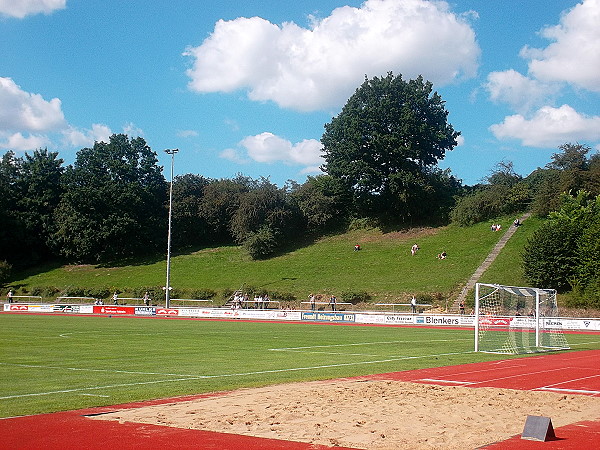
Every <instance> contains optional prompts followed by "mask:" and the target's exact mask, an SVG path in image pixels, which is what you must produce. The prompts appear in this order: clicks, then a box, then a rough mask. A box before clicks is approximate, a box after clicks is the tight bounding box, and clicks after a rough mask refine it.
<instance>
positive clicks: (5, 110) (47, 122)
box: [0, 77, 66, 132]
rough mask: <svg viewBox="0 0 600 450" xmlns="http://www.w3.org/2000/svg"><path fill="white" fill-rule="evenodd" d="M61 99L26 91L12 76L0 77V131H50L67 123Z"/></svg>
mask: <svg viewBox="0 0 600 450" xmlns="http://www.w3.org/2000/svg"><path fill="white" fill-rule="evenodd" d="M65 123H66V122H65V117H64V115H63V112H62V109H61V101H60V100H59V99H57V98H53V99H52V100H50V101H47V100H44V98H43V97H42V96H41V95H39V94H31V93H29V92H25V91H23V90H22V89H21V87H20V86H18V85H17V84H16V83H15V82H14V81H13V80H12V79H11V78H3V77H0V131H30V132H39V131H48V130H52V129H56V128H59V127H62V126H64V125H65Z"/></svg>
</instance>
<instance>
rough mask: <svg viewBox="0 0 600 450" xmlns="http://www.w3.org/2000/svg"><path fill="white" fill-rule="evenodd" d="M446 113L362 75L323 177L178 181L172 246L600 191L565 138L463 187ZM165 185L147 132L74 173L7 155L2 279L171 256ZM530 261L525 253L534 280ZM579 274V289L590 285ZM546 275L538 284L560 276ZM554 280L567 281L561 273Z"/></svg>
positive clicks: (472, 215)
mask: <svg viewBox="0 0 600 450" xmlns="http://www.w3.org/2000/svg"><path fill="white" fill-rule="evenodd" d="M447 117H448V112H447V111H446V109H445V104H444V101H443V100H442V99H441V97H440V96H439V95H438V94H437V93H435V92H433V87H432V84H431V83H429V82H427V81H424V80H423V78H422V77H418V78H417V79H415V80H410V81H405V80H403V79H402V77H401V76H394V75H393V74H392V73H388V74H387V76H385V77H380V78H379V77H375V78H372V79H366V78H365V81H364V83H363V84H362V85H361V86H360V87H359V88H358V89H357V90H356V92H355V93H354V95H352V96H351V97H350V99H349V100H348V102H347V103H346V105H345V106H344V108H343V109H342V111H341V112H340V114H339V115H338V116H336V117H334V118H333V119H332V121H331V122H330V123H328V124H326V125H325V132H324V134H323V136H322V139H321V141H322V144H323V156H324V159H325V164H324V165H323V167H322V169H323V170H324V172H325V173H326V174H325V175H321V176H316V177H308V179H307V181H306V182H305V183H303V184H298V183H296V182H293V181H289V182H288V183H287V184H286V185H285V186H283V187H278V186H276V185H275V184H273V183H271V182H270V181H269V179H268V178H260V179H257V180H254V179H251V178H249V177H245V176H243V175H238V176H236V177H235V178H233V179H218V180H216V179H209V178H205V177H203V176H201V175H193V174H187V175H183V176H179V177H176V178H175V180H174V183H173V246H174V249H176V250H177V249H184V248H185V247H191V246H201V245H206V246H212V245H222V244H238V245H243V246H244V247H245V248H246V249H247V250H248V252H249V254H250V255H251V256H252V257H254V258H262V257H268V256H270V255H273V254H274V253H276V252H278V251H282V250H283V249H285V247H286V246H290V245H297V244H298V243H299V242H300V241H299V240H300V239H301V238H302V237H305V236H311V235H316V234H319V233H323V232H326V231H331V230H333V229H335V228H337V227H344V226H346V225H347V224H348V223H349V222H350V221H352V220H353V219H356V218H359V219H368V220H369V221H372V222H376V223H377V224H378V225H380V226H382V227H384V228H391V227H407V226H413V225H424V224H426V225H439V224H446V223H448V222H449V220H452V221H454V222H456V223H458V224H460V225H470V224H474V223H477V222H481V221H486V220H493V219H495V218H497V217H500V216H504V215H507V214H514V213H516V212H520V211H524V210H526V209H532V210H533V211H534V212H535V213H536V214H539V215H540V216H547V215H548V214H549V213H550V212H552V211H555V210H558V209H559V208H560V207H561V203H560V201H561V200H560V198H561V193H563V192H577V191H578V190H584V191H586V192H587V193H589V194H590V195H592V197H593V196H596V195H598V194H599V193H600V192H599V191H600V157H599V156H598V155H597V154H596V155H594V156H592V157H590V158H588V156H587V154H588V153H589V152H590V150H591V149H590V148H589V147H587V146H585V145H580V144H565V145H563V146H561V147H560V150H561V151H560V152H558V153H556V154H555V155H553V157H552V162H551V163H549V164H548V165H547V166H546V167H545V168H540V169H538V170H536V171H534V172H533V173H532V174H530V175H529V176H527V177H526V178H523V177H521V176H520V175H518V174H516V173H515V171H514V167H513V164H512V163H511V162H506V161H503V162H501V163H499V164H498V165H497V166H496V167H495V168H494V170H493V171H492V172H491V174H490V176H489V177H488V178H487V179H486V180H485V182H484V183H482V184H479V185H476V186H473V187H468V186H467V187H465V186H462V184H461V182H460V181H459V180H457V179H456V178H455V177H454V176H452V174H451V173H450V171H449V170H446V171H442V170H441V169H439V167H438V165H437V164H438V162H439V161H440V160H442V159H443V158H444V157H445V154H446V152H448V151H451V150H452V149H453V148H454V146H455V145H456V144H457V141H456V139H457V138H458V136H459V133H458V132H457V131H455V130H454V129H453V127H452V125H451V124H449V123H448V121H447ZM168 187H169V186H168V183H167V181H166V180H165V178H164V176H163V174H162V167H160V166H158V160H157V156H156V153H155V152H154V151H152V150H151V149H150V148H149V147H148V145H147V144H146V142H145V141H144V139H142V138H139V137H138V138H135V139H130V138H129V137H128V136H126V135H113V136H111V138H110V140H109V142H108V143H105V142H97V143H95V144H94V146H93V147H91V148H84V149H82V150H80V151H79V152H78V153H77V157H76V160H75V163H74V164H73V165H69V166H67V167H64V166H63V160H62V159H60V158H59V157H58V153H55V152H48V151H47V150H37V151H35V152H33V154H31V155H30V154H26V155H25V156H24V157H22V158H19V157H16V155H15V153H14V152H11V151H9V152H7V153H6V154H5V155H4V156H3V157H2V161H1V163H0V255H2V256H1V257H0V261H1V260H5V262H4V263H2V262H0V277H2V276H6V275H3V274H6V272H7V270H8V269H9V268H10V266H11V265H15V266H18V267H27V266H33V265H35V264H38V263H39V262H43V261H48V260H52V259H56V258H57V257H60V258H62V259H63V260H66V261H68V262H89V263H98V262H114V261H119V260H123V259H126V258H139V257H141V256H144V255H149V256H155V255H161V257H162V254H163V251H164V246H165V240H166V239H165V236H166V233H167V223H166V222H167V213H168V210H167V208H168V204H167V199H168ZM582 217H583V216H582ZM578 220H588V216H585V218H583V219H578ZM549 223H552V224H555V222H553V221H550V222H549ZM581 230H582V229H580V231H581ZM594 236H596V235H593V234H592V237H594ZM578 245H579V244H578ZM531 248H532V249H535V245H532V247H531ZM531 253H532V254H533V253H535V250H531ZM598 256H600V255H598ZM542 257H543V255H542ZM531 261H533V259H526V260H525V265H526V267H525V270H526V273H527V274H530V273H533V272H531V271H530V270H529V269H528V267H527V265H528V264H532V262H531ZM575 273H576V274H578V273H583V272H582V271H581V270H579V269H578V270H576V271H575ZM569 276H570V277H571V278H568V277H567V278H568V280H569V283H570V285H571V286H581V289H584V290H585V289H588V287H587V286H590V282H589V280H587V279H586V280H585V283H584V282H583V281H581V282H580V281H578V280H579V279H577V278H573V276H572V274H571V273H570V275H569ZM536 277H537V275H535V276H533V275H531V277H530V279H531V281H532V283H536V284H537V283H542V282H544V283H550V282H549V281H548V280H546V279H542V278H539V277H538V278H536ZM591 284H592V285H593V283H591ZM550 285H551V286H554V285H556V286H557V287H561V288H563V287H564V286H565V280H561V281H560V282H558V281H555V282H554V283H553V284H550Z"/></svg>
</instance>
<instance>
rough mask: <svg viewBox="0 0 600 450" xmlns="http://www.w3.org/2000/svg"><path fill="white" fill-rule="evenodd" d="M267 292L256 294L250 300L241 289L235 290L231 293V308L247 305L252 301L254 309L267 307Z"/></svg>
mask: <svg viewBox="0 0 600 450" xmlns="http://www.w3.org/2000/svg"><path fill="white" fill-rule="evenodd" d="M270 301H271V299H270V298H269V294H264V295H263V294H258V295H255V296H254V299H253V300H250V297H249V296H248V294H244V293H242V292H241V291H237V292H235V293H234V294H233V302H232V303H231V309H240V308H242V307H243V306H244V305H246V306H248V305H249V304H250V303H254V307H255V308H256V309H265V308H268V307H269V302H270Z"/></svg>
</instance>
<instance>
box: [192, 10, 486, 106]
mask: <svg viewBox="0 0 600 450" xmlns="http://www.w3.org/2000/svg"><path fill="white" fill-rule="evenodd" d="M479 54H480V49H479V46H478V45H477V43H476V40H475V33H474V31H473V29H472V28H471V27H470V25H469V24H468V23H467V22H466V20H465V19H464V17H463V16H459V15H457V14H454V13H452V12H451V11H450V9H449V6H448V4H447V3H445V2H428V1H424V0H367V1H366V2H365V3H363V5H362V6H361V7H360V8H353V7H349V6H344V7H341V8H337V9H335V10H334V11H333V12H332V13H331V14H330V15H329V16H328V17H326V18H324V19H320V20H318V19H315V18H313V20H312V23H311V25H310V26H309V27H307V28H303V27H300V26H298V25H296V24H294V23H290V22H288V23H283V24H282V25H276V24H273V23H271V22H269V21H267V20H264V19H262V18H259V17H252V18H243V17H240V18H237V19H235V20H231V21H224V20H220V21H219V22H217V24H216V25H215V28H214V31H213V32H212V33H211V35H210V36H209V37H208V38H207V39H206V40H205V41H204V42H203V43H202V44H201V45H200V46H198V47H191V48H189V49H188V50H187V52H186V55H188V56H190V57H191V58H192V61H193V65H192V67H191V68H190V69H189V70H188V71H187V74H188V76H189V77H190V79H191V80H190V82H189V88H190V89H192V90H193V91H197V92H231V91H234V90H237V89H240V88H246V89H248V95H249V97H250V98H251V99H252V100H257V101H273V102H275V103H277V104H278V105H279V106H281V107H284V108H291V109H296V110H304V111H310V110H316V109H323V108H328V107H338V106H341V105H342V104H343V103H344V102H345V100H346V99H347V98H348V97H349V96H350V95H351V94H352V92H353V91H354V90H355V89H356V88H357V87H358V85H360V83H361V82H362V81H363V80H364V76H365V74H367V75H368V76H380V75H385V73H387V72H388V71H390V70H393V71H394V72H395V73H402V74H403V76H404V77H405V78H414V77H416V76H417V75H419V74H423V76H424V77H425V78H427V79H428V80H430V81H432V82H434V83H436V84H448V83H451V82H453V81H455V80H457V79H460V78H468V77H472V76H474V75H475V72H476V70H477V66H478V59H479Z"/></svg>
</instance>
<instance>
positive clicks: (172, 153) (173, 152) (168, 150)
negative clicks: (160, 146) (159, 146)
mask: <svg viewBox="0 0 600 450" xmlns="http://www.w3.org/2000/svg"><path fill="white" fill-rule="evenodd" d="M178 152H179V149H178V148H173V149H167V150H165V153H166V154H167V155H174V154H175V153H178Z"/></svg>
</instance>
